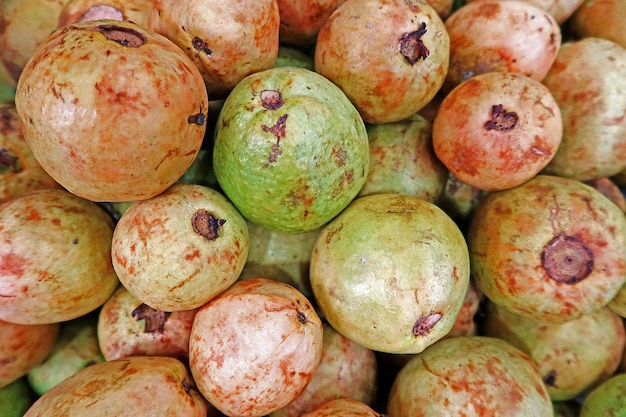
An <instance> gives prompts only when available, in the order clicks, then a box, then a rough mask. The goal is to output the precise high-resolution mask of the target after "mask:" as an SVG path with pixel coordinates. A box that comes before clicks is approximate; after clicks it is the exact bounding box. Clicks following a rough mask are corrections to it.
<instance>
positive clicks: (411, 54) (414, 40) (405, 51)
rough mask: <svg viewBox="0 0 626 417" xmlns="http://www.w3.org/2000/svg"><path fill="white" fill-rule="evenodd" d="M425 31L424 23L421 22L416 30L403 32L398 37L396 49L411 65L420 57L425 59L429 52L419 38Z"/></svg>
mask: <svg viewBox="0 0 626 417" xmlns="http://www.w3.org/2000/svg"><path fill="white" fill-rule="evenodd" d="M425 33H426V23H422V25H421V26H420V28H419V29H417V30H416V31H414V32H410V33H405V34H403V35H402V36H401V37H400V41H399V42H398V50H399V51H400V53H401V54H402V55H403V56H404V59H406V61H407V62H408V63H409V64H411V65H413V64H415V63H416V62H417V61H419V60H420V59H426V58H427V57H428V55H429V54H430V51H429V50H428V48H427V47H426V45H424V42H423V41H422V39H421V38H422V36H424V34H425Z"/></svg>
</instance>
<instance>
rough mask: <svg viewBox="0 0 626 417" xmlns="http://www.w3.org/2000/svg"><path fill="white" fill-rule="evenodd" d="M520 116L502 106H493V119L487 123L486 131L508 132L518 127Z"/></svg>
mask: <svg viewBox="0 0 626 417" xmlns="http://www.w3.org/2000/svg"><path fill="white" fill-rule="evenodd" d="M518 122H519V116H518V115H517V113H515V112H512V111H507V110H505V109H504V106H502V104H497V105H494V106H491V119H489V120H487V122H486V123H485V129H487V130H497V131H498V132H508V131H509V130H513V129H515V128H516V127H517V123H518Z"/></svg>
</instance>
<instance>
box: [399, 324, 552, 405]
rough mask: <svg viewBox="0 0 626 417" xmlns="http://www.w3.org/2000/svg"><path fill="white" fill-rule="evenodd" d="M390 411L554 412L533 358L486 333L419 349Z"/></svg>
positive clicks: (403, 371) (404, 372)
mask: <svg viewBox="0 0 626 417" xmlns="http://www.w3.org/2000/svg"><path fill="white" fill-rule="evenodd" d="M387 413H388V414H389V416H390V417H426V416H460V415H464V416H468V417H479V416H486V415H491V416H518V417H538V416H541V417H545V416H551V415H552V402H551V401H550V397H549V396H548V391H547V390H546V387H545V385H544V383H543V380H542V379H541V374H540V373H539V371H538V370H537V367H536V365H535V363H534V362H533V361H532V359H531V358H530V357H529V356H528V355H526V354H525V353H524V352H522V351H521V350H519V349H517V348H515V347H513V346H512V345H510V344H509V343H507V342H505V341H503V340H500V339H497V338H493V337H485V336H464V337H454V338H451V339H446V340H442V341H440V342H437V343H436V344H434V345H433V346H431V347H430V348H429V349H427V350H426V351H424V352H422V353H420V354H419V355H415V356H414V357H413V358H412V359H411V360H410V361H409V362H408V363H407V364H406V365H405V366H404V367H403V368H402V369H401V370H400V372H399V373H398V374H397V376H396V378H395V380H394V381H393V383H392V386H391V392H390V394H389V400H388V408H387Z"/></svg>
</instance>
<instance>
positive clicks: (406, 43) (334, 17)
mask: <svg viewBox="0 0 626 417" xmlns="http://www.w3.org/2000/svg"><path fill="white" fill-rule="evenodd" d="M449 50H450V39H449V37H448V32H447V30H446V28H445V25H444V23H443V21H442V20H441V18H440V17H439V15H438V14H437V12H436V11H435V9H434V8H433V7H432V6H430V5H429V4H428V3H427V2H426V1H423V0H409V1H405V0H392V1H387V0H385V1H382V0H366V1H363V0H347V1H345V2H344V3H343V4H341V5H340V6H339V7H338V8H337V9H336V10H335V11H334V12H333V13H332V14H331V15H330V17H329V18H328V19H327V20H326V22H325V23H324V25H323V26H322V27H321V29H320V31H319V34H318V37H317V42H316V46H315V70H316V71H317V72H318V73H320V74H321V75H323V76H324V77H326V78H328V79H329V80H331V81H332V82H333V83H335V84H336V85H338V86H339V88H341V89H342V90H343V91H344V93H345V94H346V95H347V96H348V97H349V98H350V100H351V101H352V102H353V103H354V105H355V106H356V108H357V109H358V110H359V112H360V114H361V116H362V117H363V119H364V120H365V121H366V122H368V123H386V122H394V121H399V120H402V119H405V118H407V117H409V116H411V115H413V114H414V113H416V112H417V111H419V110H420V109H421V108H422V107H424V106H425V105H426V104H427V103H428V102H430V100H431V99H432V98H433V97H434V96H435V94H436V93H437V91H438V90H439V88H440V87H441V85H442V84H443V81H444V79H445V77H446V74H447V72H448V62H449V61H448V56H449Z"/></svg>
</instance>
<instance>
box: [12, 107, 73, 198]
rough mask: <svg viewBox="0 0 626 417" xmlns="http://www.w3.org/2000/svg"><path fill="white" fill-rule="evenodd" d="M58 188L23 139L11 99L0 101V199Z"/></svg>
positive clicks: (57, 184)
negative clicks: (0, 102) (6, 101)
mask: <svg viewBox="0 0 626 417" xmlns="http://www.w3.org/2000/svg"><path fill="white" fill-rule="evenodd" d="M46 188H61V186H60V185H59V183H57V182H56V181H55V180H54V179H53V178H52V177H51V176H50V175H48V173H47V172H46V171H45V170H44V169H43V168H42V167H41V164H40V163H39V162H38V161H37V159H36V158H35V156H34V155H33V152H32V151H31V149H30V147H29V146H28V144H27V143H26V141H25V140H24V135H23V133H22V128H21V126H20V119H19V116H18V114H17V110H16V109H15V105H14V104H12V103H6V104H0V203H4V202H5V201H8V200H11V199H13V198H15V197H17V196H20V195H22V194H24V193H27V192H29V191H33V190H40V189H46Z"/></svg>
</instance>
